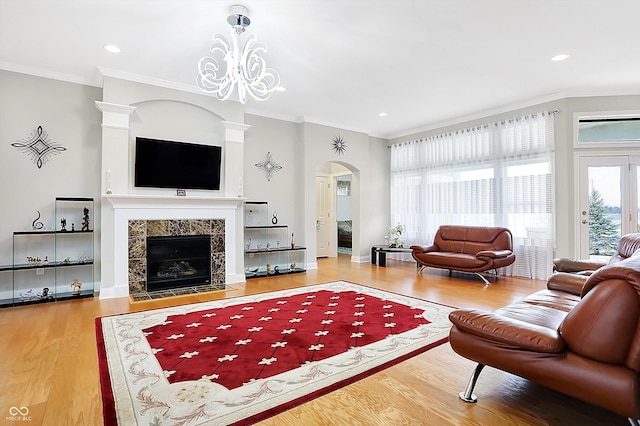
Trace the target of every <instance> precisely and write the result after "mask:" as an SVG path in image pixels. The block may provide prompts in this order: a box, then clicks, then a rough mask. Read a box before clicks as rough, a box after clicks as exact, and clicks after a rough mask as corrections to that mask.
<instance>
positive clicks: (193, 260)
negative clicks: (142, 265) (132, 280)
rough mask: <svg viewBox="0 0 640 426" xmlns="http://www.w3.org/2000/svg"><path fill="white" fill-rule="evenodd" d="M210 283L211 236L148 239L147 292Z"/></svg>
mask: <svg viewBox="0 0 640 426" xmlns="http://www.w3.org/2000/svg"><path fill="white" fill-rule="evenodd" d="M208 284H211V236H210V235H186V236H162V237H147V291H157V290H164V289H176V288H183V287H191V286H201V285H208Z"/></svg>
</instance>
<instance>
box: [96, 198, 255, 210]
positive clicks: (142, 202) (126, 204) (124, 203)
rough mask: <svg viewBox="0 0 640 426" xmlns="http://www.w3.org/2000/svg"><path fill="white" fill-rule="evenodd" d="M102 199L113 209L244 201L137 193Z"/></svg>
mask: <svg viewBox="0 0 640 426" xmlns="http://www.w3.org/2000/svg"><path fill="white" fill-rule="evenodd" d="M102 198H103V199H105V200H108V201H109V202H110V203H111V205H112V206H113V208H114V209H119V208H131V207H134V208H136V207H140V206H149V207H154V206H157V207H170V206H175V207H179V208H184V206H190V207H193V206H195V207H197V206H205V207H206V206H210V205H212V204H215V205H217V206H220V207H222V206H224V205H228V206H229V208H233V209H237V208H238V206H239V205H241V204H242V203H243V202H244V198H232V197H196V196H189V197H177V196H168V195H146V194H145V195H138V194H121V195H116V194H105V195H103V196H102Z"/></svg>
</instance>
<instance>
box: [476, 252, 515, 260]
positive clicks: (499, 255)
mask: <svg viewBox="0 0 640 426" xmlns="http://www.w3.org/2000/svg"><path fill="white" fill-rule="evenodd" d="M512 253H513V252H512V251H511V250H482V251H479V252H477V253H476V257H489V258H491V259H500V258H503V257H507V256H511V254H512Z"/></svg>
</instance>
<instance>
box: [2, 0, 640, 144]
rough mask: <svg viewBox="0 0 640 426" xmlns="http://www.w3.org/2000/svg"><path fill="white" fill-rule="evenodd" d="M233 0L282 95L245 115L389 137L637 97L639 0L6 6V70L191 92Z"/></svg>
mask: <svg viewBox="0 0 640 426" xmlns="http://www.w3.org/2000/svg"><path fill="white" fill-rule="evenodd" d="M236 3H240V4H243V5H245V6H247V7H248V8H249V14H248V15H249V17H250V18H251V21H252V22H251V25H250V26H249V28H248V30H247V33H255V34H256V35H257V37H258V40H259V41H262V42H264V43H266V45H267V46H268V52H267V54H266V59H267V64H268V66H270V67H272V68H275V69H276V70H277V71H278V72H279V73H280V76H281V84H282V85H283V86H285V87H286V88H287V91H286V92H284V93H275V94H273V95H272V96H271V98H270V99H269V100H267V101H265V102H256V101H249V102H247V112H249V113H254V114H260V115H265V116H269V117H275V118H282V119H286V120H292V121H303V120H304V121H309V122H314V123H319V124H326V125H330V126H336V127H341V128H345V129H351V130H357V131H362V132H366V133H369V134H371V135H373V136H381V137H387V138H389V137H395V136H400V135H403V134H407V133H410V132H413V131H415V130H421V129H426V128H428V127H430V126H433V125H435V124H442V123H446V122H451V121H452V120H455V119H456V118H460V117H472V116H473V115H477V114H479V113H481V112H497V111H500V110H503V109H507V108H512V107H514V106H524V105H527V104H531V103H534V102H537V101H544V100H550V99H555V98H559V97H564V96H586V95H609V94H611V95H616V94H640V46H638V44H639V42H640V24H639V19H640V0H414V1H411V0H261V1H256V0H245V1H240V0H238V1H222V0H220V1H218V0H0V68H2V69H6V70H11V71H19V72H27V73H30V74H35V75H42V76H47V77H54V78H59V79H62V80H67V81H73V82H79V83H83V84H90V85H95V86H101V82H102V74H101V72H100V70H99V68H100V69H101V70H102V71H103V72H104V73H105V74H107V75H112V76H116V77H122V78H128V79H132V80H136V81H143V82H149V83H152V84H159V85H163V86H167V87H174V88H179V89H183V90H191V91H197V89H196V88H195V81H196V72H197V63H198V60H199V59H200V57H201V56H204V55H206V54H207V53H208V48H209V45H210V42H211V36H212V34H213V33H216V32H219V33H222V34H224V35H225V36H228V32H229V25H228V24H227V22H226V18H227V15H228V9H229V6H231V5H232V4H236ZM108 43H113V44H116V45H118V46H119V47H120V48H121V49H122V53H120V54H119V55H113V54H109V53H107V52H105V51H104V50H103V49H102V46H103V45H105V44H108ZM558 53H567V54H569V55H571V56H570V57H569V59H567V60H566V61H563V62H552V61H551V60H550V59H551V57H552V56H554V55H556V54H558ZM639 109H640V105H639ZM383 111H384V112H386V113H388V116H387V117H379V116H378V113H380V112H383Z"/></svg>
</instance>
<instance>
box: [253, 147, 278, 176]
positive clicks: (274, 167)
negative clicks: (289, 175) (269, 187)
mask: <svg viewBox="0 0 640 426" xmlns="http://www.w3.org/2000/svg"><path fill="white" fill-rule="evenodd" d="M256 167H258V168H260V169H262V171H263V172H264V175H265V177H266V178H267V181H271V177H272V176H273V174H274V173H275V172H277V171H278V170H280V169H282V166H281V165H280V164H279V163H278V162H276V161H273V157H272V156H271V153H270V152H267V155H266V156H265V158H264V160H262V161H261V162H259V163H256Z"/></svg>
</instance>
